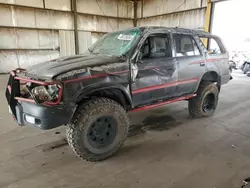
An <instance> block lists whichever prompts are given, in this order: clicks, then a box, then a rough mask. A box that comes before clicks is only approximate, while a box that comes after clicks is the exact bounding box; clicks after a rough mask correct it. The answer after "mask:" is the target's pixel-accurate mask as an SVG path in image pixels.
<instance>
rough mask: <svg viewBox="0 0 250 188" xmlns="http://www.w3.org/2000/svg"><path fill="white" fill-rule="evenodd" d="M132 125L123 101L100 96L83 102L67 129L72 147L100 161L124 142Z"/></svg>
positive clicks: (83, 154) (86, 157) (85, 157)
mask: <svg viewBox="0 0 250 188" xmlns="http://www.w3.org/2000/svg"><path fill="white" fill-rule="evenodd" d="M128 127H129V120H128V117H127V114H126V111H125V109H124V108H123V107H122V106H121V105H119V104H118V103H116V102H115V101H113V100H110V99H107V98H98V99H93V100H90V101H88V102H86V103H83V104H82V105H80V106H79V108H78V109H77V111H76V113H75V115H74V117H73V120H72V122H71V123H70V124H69V125H68V126H67V131H66V133H67V139H68V142H69V145H70V147H71V148H72V149H73V150H74V152H75V153H76V154H77V155H78V156H79V157H81V158H82V159H85V160H87V161H100V160H104V159H106V158H108V157H110V156H112V155H113V154H114V153H115V152H116V151H117V150H118V149H119V148H120V147H121V146H122V145H123V143H124V141H125V139H126V136H127V133H128Z"/></svg>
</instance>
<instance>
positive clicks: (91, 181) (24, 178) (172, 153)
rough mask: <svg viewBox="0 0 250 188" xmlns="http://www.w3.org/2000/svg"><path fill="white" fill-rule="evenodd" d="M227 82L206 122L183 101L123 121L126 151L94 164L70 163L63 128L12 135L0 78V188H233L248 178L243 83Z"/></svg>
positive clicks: (249, 129) (249, 140) (249, 119)
mask: <svg viewBox="0 0 250 188" xmlns="http://www.w3.org/2000/svg"><path fill="white" fill-rule="evenodd" d="M233 76H234V80H232V81H231V82H230V83H229V84H228V85H226V86H224V87H223V88H222V91H221V95H220V102H219V107H218V109H217V111H216V114H215V115H214V116H213V117H211V118H204V119H191V118H190V117H189V115H188V110H187V102H185V101H184V102H179V103H175V104H171V105H168V106H165V107H161V108H157V109H154V110H151V111H146V112H140V113H139V112H138V113H134V114H130V116H131V119H132V121H131V122H132V126H131V132H130V137H129V138H128V140H127V142H126V144H125V146H124V147H123V148H122V149H121V150H120V152H118V153H117V155H116V156H114V157H112V158H110V159H108V160H106V161H103V162H99V163H89V162H85V161H83V160H80V159H79V158H77V157H76V156H75V154H74V153H73V152H72V151H71V149H70V148H69V147H68V146H67V145H66V142H65V128H64V127H60V128H58V129H55V130H51V131H41V130H39V129H37V128H32V127H18V126H17V125H16V124H15V123H14V122H13V121H12V118H11V116H10V115H9V114H8V110H7V104H6V102H5V98H4V95H3V93H4V90H5V84H6V79H7V77H6V76H0V90H1V97H0V104H2V108H0V187H11V188H17V187H18V188H19V187H24V188H28V187H32V188H37V187H46V188H47V187H81V188H82V187H87V188H97V187H98V188H100V187H104V188H118V187H119V188H136V187H143V188H152V187H157V188H161V187H162V188H166V187H168V188H201V187H202V188H219V187H221V188H231V187H232V188H238V187H239V188H240V187H241V185H242V181H243V180H244V179H245V178H247V177H249V176H250V160H249V158H250V149H249V148H250V108H249V106H250V95H249V91H250V78H248V77H246V76H244V75H242V73H240V72H239V71H238V72H236V73H234V74H233Z"/></svg>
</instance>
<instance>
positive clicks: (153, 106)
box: [130, 94, 196, 112]
mask: <svg viewBox="0 0 250 188" xmlns="http://www.w3.org/2000/svg"><path fill="white" fill-rule="evenodd" d="M195 96H196V94H192V95H186V96H183V97H179V98H176V99H173V100H169V101H165V102H159V103H157V104H152V105H149V106H143V107H139V108H135V109H133V110H131V111H130V112H138V111H142V110H149V109H151V108H155V107H158V106H163V105H165V104H170V103H174V102H178V101H182V100H186V99H190V98H192V97H195Z"/></svg>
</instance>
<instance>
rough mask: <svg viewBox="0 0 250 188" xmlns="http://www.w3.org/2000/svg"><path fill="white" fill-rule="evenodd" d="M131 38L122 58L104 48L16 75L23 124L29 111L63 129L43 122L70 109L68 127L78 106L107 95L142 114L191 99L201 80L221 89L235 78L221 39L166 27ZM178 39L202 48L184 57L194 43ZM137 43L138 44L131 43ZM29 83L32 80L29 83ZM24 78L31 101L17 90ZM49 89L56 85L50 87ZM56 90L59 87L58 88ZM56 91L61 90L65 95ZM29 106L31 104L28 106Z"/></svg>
mask: <svg viewBox="0 0 250 188" xmlns="http://www.w3.org/2000/svg"><path fill="white" fill-rule="evenodd" d="M138 30H139V32H137V31H138ZM128 31H129V30H126V33H128ZM134 31H136V33H135V32H134ZM114 34H115V33H113V35H114ZM132 34H133V35H128V34H126V35H125V34H124V35H121V34H119V35H118V37H117V40H121V41H122V42H123V43H124V45H120V44H119V45H120V48H121V49H122V51H124V53H123V54H121V55H119V56H118V55H113V54H112V53H113V52H114V50H116V51H117V49H114V50H113V51H111V52H112V53H111V54H108V53H107V54H105V53H94V52H95V51H97V52H98V50H99V49H97V50H96V49H95V48H94V49H91V50H89V52H88V53H85V54H82V55H75V56H69V57H62V58H58V59H55V60H52V61H49V62H45V63H41V64H37V65H35V66H33V67H30V68H28V69H27V70H22V71H14V72H13V74H12V76H11V77H10V80H9V83H8V88H7V90H6V97H7V100H8V103H9V106H10V107H11V109H12V112H13V114H14V116H15V118H16V119H17V122H18V123H19V124H20V125H28V124H30V122H27V120H26V119H25V115H26V113H28V115H30V116H34V117H35V119H37V122H38V123H39V122H40V124H39V125H37V122H35V123H34V124H35V125H36V126H38V127H40V128H41V129H50V128H54V127H56V126H59V125H58V124H57V125H48V124H44V125H43V123H41V122H49V123H50V124H51V121H47V120H46V117H45V116H46V114H50V116H51V114H54V112H55V114H56V115H57V116H60V110H62V109H63V108H66V107H65V106H67V107H69V108H66V110H67V111H68V112H69V113H68V115H67V117H66V118H64V121H61V123H60V125H61V124H67V123H68V122H69V121H70V119H71V117H72V116H73V113H74V111H75V109H76V108H77V106H78V104H79V103H81V102H83V101H85V100H88V99H90V98H92V97H108V98H111V99H113V100H115V101H117V102H118V103H120V104H121V105H122V106H123V107H124V108H125V109H126V110H127V111H129V110H132V111H137V110H138V109H147V108H145V106H157V105H156V103H160V104H168V103H171V102H176V101H179V100H185V99H189V98H192V97H193V96H195V94H196V91H197V89H198V87H199V84H200V82H201V81H202V80H208V81H213V82H216V83H217V84H219V86H220V85H222V84H225V83H227V82H228V81H229V80H230V77H231V76H230V74H229V64H228V54H227V52H226V49H225V48H224V45H223V44H222V42H221V41H220V39H219V38H217V37H216V36H213V35H210V34H209V33H206V32H203V31H196V30H188V29H180V28H161V27H142V28H136V29H133V33H132ZM176 35H181V36H182V35H183V36H186V37H190V39H191V40H192V44H193V45H194V43H195V44H196V45H197V49H196V52H194V54H193V55H187V54H186V55H185V54H184V53H182V52H181V53H182V54H181V55H180V52H179V48H181V49H189V48H190V44H191V43H190V44H188V45H186V46H184V47H182V46H178V43H177V38H176V37H175V36H176ZM200 36H202V37H204V36H205V37H213V38H216V39H217V40H218V43H219V45H220V46H221V48H223V49H222V52H223V53H221V54H215V55H211V54H210V55H209V54H208V52H207V50H206V48H205V46H204V45H203V43H202V42H201V40H200V38H199V37H200ZM134 38H135V39H134ZM133 39H134V40H135V41H134V42H130V41H131V40H133ZM121 41H118V42H121ZM103 42H105V41H103ZM95 45H96V44H95ZM97 45H98V44H97ZM124 46H125V47H124ZM94 47H95V46H94ZM101 50H103V51H104V50H107V49H101ZM99 51H100V50H99ZM116 51H115V52H116ZM193 51H195V50H194V49H193ZM195 53H196V54H195ZM183 54H184V55H183ZM29 79H30V80H33V82H32V81H31V82H29V81H28V80H29ZM22 80H23V81H24V80H26V81H25V84H26V90H28V94H29V97H28V98H25V96H26V95H22V92H20V91H21V89H20V88H17V85H19V84H20V82H21V81H22ZM43 83H48V84H43ZM39 84H40V85H41V84H42V85H44V86H45V87H47V90H48V91H46V90H43V89H44V88H39V89H40V90H37V91H36V90H34V89H35V88H36V87H38V86H39ZM47 85H53V87H52V86H51V88H48V86H47ZM18 87H19V86H18ZM55 87H58V88H57V89H55V90H54V88H55ZM27 88H28V89H27ZM49 89H50V90H49ZM17 90H18V91H17ZM19 90H20V91H19ZM14 91H17V92H14ZM52 91H53V92H60V91H62V92H61V96H60V93H59V94H58V95H59V96H58V95H55V94H54V93H53V92H52ZM36 92H43V93H45V94H46V95H47V94H50V95H52V94H54V97H60V101H59V102H58V103H55V102H54V103H53V102H52V103H51V102H50V103H46V102H44V103H43V102H41V101H39V100H40V99H39V100H37V99H36V96H35V94H36ZM13 93H15V94H13ZM51 98H53V97H51ZM26 103H29V105H25V104H26ZM30 103H32V104H30ZM52 104H53V105H55V106H53V105H52ZM60 105H61V106H60ZM38 106H43V107H44V106H46V107H45V108H39V110H37V111H36V110H35V111H34V113H35V114H34V113H33V112H32V110H31V108H38ZM48 110H49V111H51V113H50V112H49V113H48V112H47V111H48ZM45 111H46V112H45ZM39 113H40V114H41V117H39ZM44 118H45V119H44ZM49 118H51V117H49ZM59 119H60V117H59ZM38 120H39V121H38ZM52 124H53V123H52Z"/></svg>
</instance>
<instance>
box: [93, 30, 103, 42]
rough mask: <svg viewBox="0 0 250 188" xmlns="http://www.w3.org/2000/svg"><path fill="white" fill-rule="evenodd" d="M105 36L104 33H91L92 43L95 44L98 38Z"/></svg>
mask: <svg viewBox="0 0 250 188" xmlns="http://www.w3.org/2000/svg"><path fill="white" fill-rule="evenodd" d="M102 36H103V34H102V33H91V37H92V44H94V43H95V42H96V41H97V40H98V39H100V38H101V37H102Z"/></svg>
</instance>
